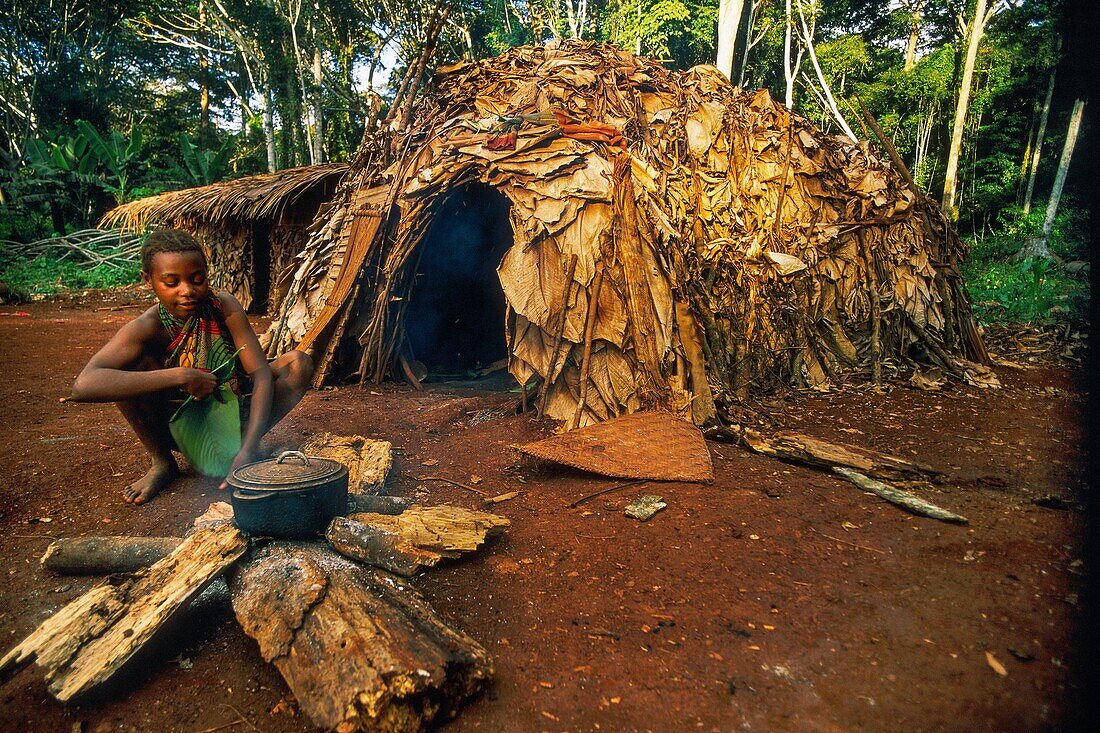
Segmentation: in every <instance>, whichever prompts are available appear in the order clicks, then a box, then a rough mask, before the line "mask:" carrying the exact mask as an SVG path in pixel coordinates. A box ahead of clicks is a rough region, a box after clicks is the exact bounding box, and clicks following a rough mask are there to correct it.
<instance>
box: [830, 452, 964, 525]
mask: <svg viewBox="0 0 1100 733" xmlns="http://www.w3.org/2000/svg"><path fill="white" fill-rule="evenodd" d="M833 471H834V472H835V473H837V474H839V475H841V476H843V477H844V478H846V479H848V480H849V481H851V482H852V483H853V484H855V485H856V486H858V487H859V488H861V489H863V490H864V491H870V492H871V493H872V494H874V495H876V496H879V497H882V498H883V499H885V500H886V501H888V502H890V503H891V504H896V505H898V506H900V507H902V508H903V509H908V510H909V511H911V512H913V513H914V514H920V515H921V516H925V517H931V518H932V519H939V520H942V521H944V522H953V523H955V524H967V523H968V522H969V521H970V520H968V519H967V518H966V517H961V516H959V515H958V514H955V513H954V512H949V511H947V510H946V509H943V508H942V507H938V506H936V505H935V504H933V503H931V502H928V501H925V500H924V499H922V498H920V497H919V496H916V495H914V494H910V493H909V492H908V491H904V490H902V489H899V488H897V487H896V486H890V485H889V484H884V483H883V482H881V481H875V480H874V479H873V478H868V477H867V476H864V475H863V474H862V473H860V472H859V471H854V470H852V469H850V468H842V467H836V466H834V467H833Z"/></svg>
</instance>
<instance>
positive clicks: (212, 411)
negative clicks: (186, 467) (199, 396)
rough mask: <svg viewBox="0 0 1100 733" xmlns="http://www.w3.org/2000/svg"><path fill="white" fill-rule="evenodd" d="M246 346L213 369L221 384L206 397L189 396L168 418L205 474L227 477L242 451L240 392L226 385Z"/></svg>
mask: <svg viewBox="0 0 1100 733" xmlns="http://www.w3.org/2000/svg"><path fill="white" fill-rule="evenodd" d="M242 351H244V347H243V346H242V347H241V348H239V349H237V350H236V351H234V352H233V353H232V354H231V355H230V356H229V358H227V359H226V360H225V361H223V362H222V363H221V364H219V365H218V366H216V367H214V368H213V369H212V370H211V374H213V375H214V376H215V377H217V379H218V386H217V387H216V388H215V389H214V391H213V393H211V394H210V396H209V397H207V398H206V399H205V400H201V401H196V400H195V398H194V396H190V395H189V396H188V397H187V399H186V400H185V401H184V403H183V404H182V405H180V407H179V409H178V410H176V412H175V414H174V415H172V417H171V418H170V419H169V420H168V430H169V431H170V432H171V433H172V437H173V438H174V439H175V441H176V447H177V448H179V449H180V452H181V453H183V455H184V456H186V457H187V460H188V461H190V462H191V465H192V466H194V467H195V470H196V471H198V472H199V473H201V474H203V475H204V476H225V475H226V474H227V473H229V467H230V466H232V465H233V459H234V458H235V457H236V456H237V453H239V452H240V450H241V413H240V406H239V404H238V401H237V395H235V394H234V393H233V390H232V389H230V387H229V385H228V384H223V382H225V380H226V379H228V378H229V376H230V375H231V374H232V373H233V367H234V365H235V364H236V361H237V355H238V354H240V353H241V352H242Z"/></svg>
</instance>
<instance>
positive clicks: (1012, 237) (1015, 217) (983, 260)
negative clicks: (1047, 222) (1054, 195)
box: [963, 206, 1090, 324]
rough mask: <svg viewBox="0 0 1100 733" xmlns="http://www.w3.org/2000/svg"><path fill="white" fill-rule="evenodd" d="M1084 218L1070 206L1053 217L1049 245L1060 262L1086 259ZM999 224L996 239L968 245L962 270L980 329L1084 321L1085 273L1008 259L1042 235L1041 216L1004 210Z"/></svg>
mask: <svg viewBox="0 0 1100 733" xmlns="http://www.w3.org/2000/svg"><path fill="white" fill-rule="evenodd" d="M1083 218H1087V217H1086V216H1084V212H1082V210H1080V209H1076V208H1074V207H1072V206H1067V207H1064V212H1063V213H1061V214H1059V215H1058V218H1057V220H1056V222H1055V227H1054V229H1053V231H1052V234H1051V238H1050V241H1049V244H1050V249H1051V251H1052V252H1053V253H1054V254H1055V255H1056V256H1058V257H1059V258H1061V259H1063V260H1075V259H1077V258H1080V257H1083V256H1086V255H1087V252H1088V235H1087V234H1086V233H1085V231H1086V230H1085V228H1084V227H1083V226H1082V219H1083ZM999 223H1000V225H1001V227H1002V228H1001V229H1000V230H999V232H998V233H997V234H996V235H993V236H989V237H986V238H984V239H982V240H979V241H975V242H973V243H972V245H971V250H970V257H969V259H968V260H967V262H966V263H965V264H964V266H963V276H964V278H965V280H966V283H967V287H968V289H969V291H970V297H971V300H972V301H973V306H974V313H975V315H976V316H977V317H978V319H979V320H980V321H982V322H985V323H991V322H1023V323H1034V322H1049V321H1067V322H1071V323H1075V324H1082V323H1084V322H1085V321H1087V319H1088V311H1089V298H1090V290H1089V282H1088V274H1087V271H1078V272H1070V271H1069V270H1068V269H1067V268H1066V267H1065V266H1064V265H1063V264H1061V263H1059V262H1057V261H1054V260H1045V259H1040V258H1032V259H1026V260H1023V261H1015V260H1014V259H1013V256H1014V255H1015V254H1016V253H1017V252H1018V251H1019V249H1020V247H1021V246H1022V245H1023V244H1024V242H1025V241H1026V240H1027V239H1028V238H1029V237H1034V236H1037V235H1039V234H1040V233H1041V232H1042V225H1043V215H1042V214H1041V213H1032V215H1031V216H1027V217H1025V216H1024V215H1023V214H1022V212H1020V211H1019V210H1018V209H1009V210H1006V211H1005V212H1004V213H1003V215H1002V217H1001V221H1000V222H999Z"/></svg>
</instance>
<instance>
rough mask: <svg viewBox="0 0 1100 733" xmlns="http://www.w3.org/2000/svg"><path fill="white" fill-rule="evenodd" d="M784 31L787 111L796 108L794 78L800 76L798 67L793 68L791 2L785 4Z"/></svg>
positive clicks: (786, 0)
mask: <svg viewBox="0 0 1100 733" xmlns="http://www.w3.org/2000/svg"><path fill="white" fill-rule="evenodd" d="M783 18H784V23H785V24H786V27H785V28H784V29H783V78H784V80H786V82H787V91H786V94H784V95H783V104H785V105H786V106H787V109H791V108H793V107H794V77H795V75H796V74H798V67H797V66H795V68H793V69H792V68H791V35H792V34H793V32H794V17H793V16H792V15H791V0H785V3H784V16H783Z"/></svg>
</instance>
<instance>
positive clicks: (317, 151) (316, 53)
mask: <svg viewBox="0 0 1100 733" xmlns="http://www.w3.org/2000/svg"><path fill="white" fill-rule="evenodd" d="M315 40H316V39H315ZM323 81H324V79H323V77H322V75H321V46H320V45H319V44H317V45H314V47H313V164H314V165H319V164H321V163H324V162H325V151H324V146H323V145H322V143H323V139H322V133H323V132H324V118H323V117H322V111H321V88H322V82H323Z"/></svg>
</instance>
